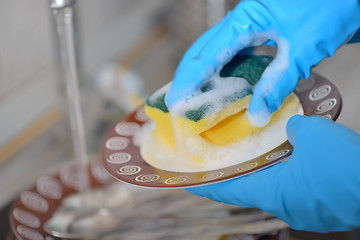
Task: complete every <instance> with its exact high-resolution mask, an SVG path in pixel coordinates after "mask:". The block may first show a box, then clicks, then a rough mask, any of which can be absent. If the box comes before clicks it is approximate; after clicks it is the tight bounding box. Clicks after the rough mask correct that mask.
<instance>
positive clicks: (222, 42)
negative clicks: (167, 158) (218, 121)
mask: <svg viewBox="0 0 360 240" xmlns="http://www.w3.org/2000/svg"><path fill="white" fill-rule="evenodd" d="M359 27H360V1H358V0H341V1H340V0H328V1H324V0H304V1H297V0H258V1H255V0H245V1H241V2H240V3H239V4H238V6H237V7H236V8H235V9H234V10H233V11H232V12H230V13H229V14H228V15H227V16H226V17H225V18H224V19H223V20H222V21H221V22H219V23H218V24H217V25H215V26H214V27H213V28H211V29H210V30H208V31H207V32H206V33H205V34H204V35H203V36H201V37H200V38H199V39H198V40H197V41H196V42H195V43H194V44H193V45H192V46H191V47H190V49H189V50H188V51H187V52H186V54H185V56H184V58H183V59H182V61H181V62H180V64H179V66H178V69H177V71H176V73H175V76H174V81H173V83H172V86H171V88H170V91H169V92H168V94H167V96H166V104H167V106H168V107H169V108H170V111H171V109H172V108H173V107H174V105H176V103H178V102H179V101H182V100H184V99H185V98H186V97H188V96H191V95H192V94H193V93H194V92H196V91H198V90H199V88H200V87H201V86H202V84H203V83H204V81H206V80H207V79H208V78H209V77H210V76H211V75H213V74H214V73H215V72H216V71H218V70H219V69H221V68H222V67H223V66H224V65H225V64H226V63H227V62H229V61H230V60H231V59H232V58H233V57H234V56H235V55H236V54H237V53H239V52H240V51H241V50H242V49H244V48H246V47H250V46H260V45H263V44H270V45H271V44H274V43H275V42H276V44H277V46H278V52H277V55H276V58H275V59H274V60H273V62H272V63H271V64H270V65H269V66H268V68H267V69H266V70H265V72H264V73H263V75H262V77H261V79H260V81H259V83H258V84H257V86H256V87H255V89H254V95H253V97H252V100H251V103H250V107H249V109H248V113H250V114H249V117H250V120H251V121H252V123H253V125H255V126H263V125H265V124H266V123H267V121H268V120H269V119H270V113H272V112H274V111H276V110H277V109H278V108H279V107H280V106H281V104H282V101H283V100H284V99H285V98H286V97H287V96H288V95H289V94H290V93H291V92H292V91H293V90H294V89H295V87H296V85H297V82H298V79H299V78H303V79H305V78H307V77H309V75H310V68H311V67H313V66H315V65H317V64H318V63H319V62H320V61H321V60H322V59H323V58H326V57H329V56H332V55H333V54H334V52H335V51H336V49H338V48H339V47H340V46H341V45H342V44H344V43H346V42H347V41H348V40H349V39H350V38H351V37H352V36H353V35H354V33H355V32H356V31H357V29H358V28H359ZM260 120H262V121H260Z"/></svg>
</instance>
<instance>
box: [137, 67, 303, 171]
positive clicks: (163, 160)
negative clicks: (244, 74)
mask: <svg viewBox="0 0 360 240" xmlns="http://www.w3.org/2000/svg"><path fill="white" fill-rule="evenodd" d="M209 82H210V83H211V87H208V86H206V84H205V85H203V86H205V87H204V88H203V90H201V89H199V91H198V92H196V93H195V94H194V95H193V96H192V97H191V98H188V99H186V100H185V101H183V102H181V103H178V104H176V105H175V106H174V107H173V108H172V109H171V111H170V114H171V118H172V125H173V129H169V131H174V136H175V142H176V149H173V148H171V147H169V146H167V145H166V144H164V143H163V142H162V139H156V138H154V136H153V131H154V130H155V128H156V124H155V122H153V121H150V122H148V123H146V124H144V125H143V127H142V128H141V130H140V131H139V132H138V133H137V134H136V135H135V137H134V143H135V144H136V145H137V146H139V147H140V152H141V156H142V157H143V159H144V160H145V161H146V162H147V163H148V164H150V165H152V166H153V167H156V168H159V169H164V170H168V171H175V172H196V171H208V170H214V169H219V168H224V167H228V166H232V165H235V164H239V163H242V162H245V161H248V160H251V159H253V158H256V157H259V156H260V155H262V154H264V153H266V152H268V151H270V150H272V149H274V148H275V147H277V146H279V145H280V144H282V143H283V142H285V141H286V139H287V137H286V123H287V121H288V119H289V118H290V117H291V116H293V115H295V114H303V109H302V107H301V104H300V103H299V102H298V104H297V108H293V109H291V110H289V111H288V112H286V113H285V114H282V116H281V117H280V119H279V120H277V121H276V122H274V123H273V124H271V125H269V126H267V127H266V128H264V129H263V130H261V131H259V132H257V133H256V134H254V135H249V136H247V137H245V138H243V139H242V140H239V141H237V142H235V143H232V144H229V145H227V146H224V147H223V146H219V145H216V144H214V143H211V142H209V141H207V140H206V139H204V138H202V137H201V136H200V134H195V133H192V132H182V131H187V130H189V129H188V128H186V127H183V126H179V125H177V124H178V123H177V122H176V121H175V119H176V117H178V116H180V117H182V118H185V117H186V116H185V114H186V112H187V111H188V110H189V109H198V108H199V107H201V106H203V105H204V104H208V105H210V106H211V108H210V109H208V110H207V112H206V116H207V117H209V116H210V117H211V115H215V114H213V113H217V112H218V111H219V110H221V109H223V108H224V107H225V106H227V105H228V104H230V103H232V101H233V100H234V99H229V98H226V97H227V96H229V95H230V96H231V95H233V93H234V92H235V91H236V92H241V91H244V92H243V93H248V92H249V91H251V90H252V89H251V88H252V86H251V85H250V84H249V83H248V82H247V81H246V80H245V79H243V78H234V77H229V78H221V77H220V76H219V75H218V74H217V75H214V76H213V78H212V79H211V81H209ZM169 87H170V84H168V85H166V86H165V87H163V88H162V89H161V90H160V91H159V92H158V93H157V94H156V96H152V97H151V98H152V99H150V101H151V100H153V99H157V98H158V97H159V96H160V95H163V94H165V93H166V92H167V90H168V88H169ZM249 88H250V89H249ZM297 101H298V99H297ZM209 121H211V119H209ZM234 134H236V133H234ZM199 159H201V160H200V161H199Z"/></svg>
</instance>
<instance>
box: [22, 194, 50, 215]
mask: <svg viewBox="0 0 360 240" xmlns="http://www.w3.org/2000/svg"><path fill="white" fill-rule="evenodd" d="M20 199H21V202H22V203H23V204H24V205H25V206H26V207H27V208H29V209H31V210H34V211H36V212H40V213H45V212H47V210H48V209H49V204H48V202H47V201H46V200H45V198H43V197H42V196H41V195H40V194H37V193H34V192H30V191H25V192H23V193H21V196H20Z"/></svg>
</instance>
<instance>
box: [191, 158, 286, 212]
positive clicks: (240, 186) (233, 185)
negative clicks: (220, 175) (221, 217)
mask: <svg viewBox="0 0 360 240" xmlns="http://www.w3.org/2000/svg"><path fill="white" fill-rule="evenodd" d="M287 164H288V163H287V162H285V163H281V164H276V165H275V166H272V167H270V168H267V169H264V170H261V171H259V172H256V173H254V174H252V175H249V176H245V177H240V178H236V179H233V180H229V181H225V182H221V183H215V184H211V185H205V186H199V187H193V188H187V189H186V190H187V191H188V192H190V193H192V194H195V195H198V196H202V197H206V198H209V199H211V200H213V201H217V202H223V203H227V204H233V205H238V206H242V207H250V208H253V207H255V208H259V209H262V210H264V211H271V209H276V208H277V207H278V206H275V203H276V200H275V199H276V198H278V196H277V195H278V194H279V190H277V189H276V188H278V187H279V186H281V184H280V183H281V179H282V172H283V171H284V170H285V169H286V168H287V167H286V165H287ZM280 191H282V189H280ZM264 199H266V202H265V201H264Z"/></svg>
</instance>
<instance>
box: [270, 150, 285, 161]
mask: <svg viewBox="0 0 360 240" xmlns="http://www.w3.org/2000/svg"><path fill="white" fill-rule="evenodd" d="M289 152H290V150H289V149H283V150H279V151H276V152H273V153H270V154H269V155H267V156H266V158H265V159H266V160H268V161H271V160H275V159H278V158H280V157H282V156H285V155H286V154H288V153H289Z"/></svg>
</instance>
